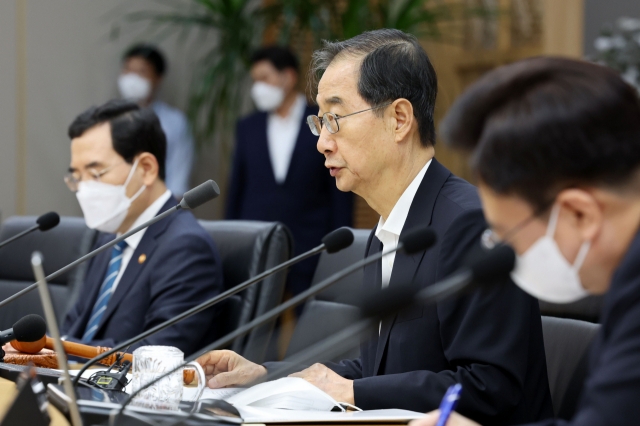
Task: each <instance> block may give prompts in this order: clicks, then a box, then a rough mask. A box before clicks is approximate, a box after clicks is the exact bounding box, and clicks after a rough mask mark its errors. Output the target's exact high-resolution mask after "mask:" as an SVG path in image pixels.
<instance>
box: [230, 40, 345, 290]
mask: <svg viewBox="0 0 640 426" xmlns="http://www.w3.org/2000/svg"><path fill="white" fill-rule="evenodd" d="M251 78H252V79H253V81H254V83H253V86H252V88H251V97H252V99H253V101H254V103H255V105H256V107H257V109H258V111H256V112H255V113H253V114H251V115H249V116H248V117H245V118H243V119H241V120H240V121H239V122H238V126H237V132H236V146H235V152H234V155H233V164H232V169H231V175H230V178H229V188H228V192H227V204H226V214H225V217H226V219H246V220H263V221H269V222H270V221H279V222H282V223H284V224H285V225H286V226H287V227H288V228H289V229H290V230H291V233H292V234H293V238H294V246H295V247H294V254H295V255H298V254H300V253H303V252H305V251H307V250H309V249H311V248H313V247H316V246H317V245H319V244H320V243H321V239H322V237H323V236H325V235H326V234H327V233H329V232H331V231H333V230H334V229H336V228H339V227H341V226H351V223H352V216H353V208H352V205H353V198H352V195H351V194H350V193H344V192H340V191H339V190H338V189H337V188H336V186H335V184H334V180H333V178H332V177H331V176H330V175H329V174H328V173H327V171H326V169H325V167H324V158H323V156H322V155H319V154H318V152H317V151H315V150H314V149H313V147H314V146H315V143H316V138H315V137H314V136H313V135H312V134H311V132H309V129H308V127H307V125H306V118H307V116H308V115H311V114H316V113H317V112H318V107H312V106H309V105H308V104H307V101H306V99H305V96H304V95H303V94H302V93H300V92H299V91H298V90H297V89H296V87H297V85H298V78H299V69H298V60H297V58H296V57H295V55H294V54H293V53H292V52H291V51H290V50H288V49H286V48H284V47H276V46H271V47H265V48H262V49H260V50H258V51H256V52H255V53H254V54H253V56H252V58H251ZM317 259H318V258H317V256H316V257H313V258H311V259H308V260H306V261H304V262H300V263H299V264H297V265H296V266H294V267H293V268H291V270H290V271H289V274H288V279H287V290H288V292H289V293H290V294H291V295H296V294H298V293H300V292H302V291H303V290H305V289H307V288H308V287H309V286H310V284H311V279H312V277H313V273H314V270H315V267H316V264H317V261H318V260H317Z"/></svg>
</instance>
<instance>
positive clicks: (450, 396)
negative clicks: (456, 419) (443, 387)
mask: <svg viewBox="0 0 640 426" xmlns="http://www.w3.org/2000/svg"><path fill="white" fill-rule="evenodd" d="M461 392H462V385H461V384H460V383H456V384H455V385H451V386H449V389H447V393H445V394H444V398H442V402H440V417H439V418H438V423H437V424H436V426H445V425H446V424H447V420H449V416H450V415H451V413H452V412H453V411H454V410H455V409H456V405H458V400H459V399H460V393H461Z"/></svg>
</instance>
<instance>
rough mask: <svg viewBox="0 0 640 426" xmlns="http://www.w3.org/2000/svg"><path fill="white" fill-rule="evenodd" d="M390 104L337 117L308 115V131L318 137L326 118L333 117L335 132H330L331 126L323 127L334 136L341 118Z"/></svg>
mask: <svg viewBox="0 0 640 426" xmlns="http://www.w3.org/2000/svg"><path fill="white" fill-rule="evenodd" d="M392 103H393V101H391V102H387V103H385V104H381V105H377V106H374V107H371V108H367V109H363V110H362V111H356V112H352V113H351V114H347V115H338V114H334V113H332V112H325V113H324V114H322V117H320V116H318V115H309V116H307V125H308V126H309V130H311V133H313V134H314V136H320V132H321V131H322V126H323V125H325V123H328V122H329V120H327V117H333V120H334V121H335V122H336V127H337V129H336V130H335V131H332V128H331V125H326V126H325V127H326V128H327V130H328V131H329V133H331V134H332V135H335V134H336V133H338V132H339V131H340V123H338V120H339V119H343V118H346V117H350V116H352V115H356V114H360V113H361V112H367V111H373V110H376V109H380V108H384V107H388V106H389V105H391V104H392ZM316 120H317V122H316Z"/></svg>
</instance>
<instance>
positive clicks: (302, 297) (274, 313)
mask: <svg viewBox="0 0 640 426" xmlns="http://www.w3.org/2000/svg"><path fill="white" fill-rule="evenodd" d="M403 248H404V244H403V242H402V241H400V242H399V243H398V245H397V246H396V247H395V248H394V249H392V250H388V251H383V252H379V253H376V254H374V255H371V256H369V257H366V258H364V259H362V260H360V261H358V262H356V263H354V264H353V265H351V266H349V267H347V268H345V269H343V270H342V271H339V272H337V273H335V274H333V275H331V276H330V277H328V278H327V279H325V280H323V281H321V282H319V283H318V284H316V285H314V286H313V287H311V288H309V289H307V290H305V291H303V292H302V293H300V294H298V295H297V296H295V297H293V298H291V299H289V300H287V301H286V302H284V303H282V304H281V305H279V306H278V307H276V308H273V309H272V310H270V311H269V312H266V313H264V314H263V315H260V316H259V317H257V318H256V319H254V320H253V321H251V322H249V323H247V324H245V325H243V326H242V327H239V328H238V329H236V330H235V331H233V332H231V333H229V334H227V335H226V336H224V337H221V338H220V339H218V340H216V341H215V342H213V343H211V344H209V345H207V346H205V347H204V348H202V349H201V350H199V351H197V352H196V353H194V354H192V355H190V356H188V357H185V359H184V362H183V363H181V364H180V365H178V366H177V367H175V368H173V369H171V370H170V371H168V372H166V373H164V374H162V375H160V376H158V377H157V378H155V379H154V380H152V381H150V382H148V383H147V384H145V385H144V386H142V387H141V388H140V389H138V390H137V391H135V392H133V393H132V394H131V395H130V396H129V397H128V398H127V399H126V400H125V402H124V403H123V404H122V407H121V408H120V410H119V411H118V415H117V416H115V418H114V423H113V424H118V420H119V419H120V416H121V415H122V413H123V411H124V409H125V407H126V406H127V405H128V404H129V403H130V402H131V401H132V400H133V398H135V397H136V395H138V394H139V393H140V392H141V391H142V390H144V389H146V388H148V387H149V386H152V385H154V384H155V383H157V382H159V381H160V380H162V379H163V378H165V377H167V376H169V375H170V374H172V373H174V372H176V371H178V370H179V369H181V368H183V367H184V366H186V365H187V364H188V363H189V362H191V361H195V360H196V359H197V358H198V357H199V356H200V354H203V353H205V352H209V351H212V350H216V349H220V348H222V347H225V346H227V345H228V344H229V343H231V342H233V341H234V340H235V339H237V338H238V337H242V336H244V335H245V334H247V333H249V332H250V331H251V330H253V329H254V328H256V327H259V326H261V325H263V324H266V323H267V322H269V321H271V320H273V319H274V318H276V317H278V316H279V315H281V314H282V313H283V312H284V311H286V310H288V309H290V308H294V307H296V306H298V305H299V304H301V303H303V302H304V301H306V300H307V299H310V298H311V297H313V296H315V295H317V294H318V293H321V292H322V291H323V290H325V289H326V288H328V287H330V286H331V285H333V284H335V283H336V282H337V281H339V280H341V279H342V278H344V277H346V276H347V275H349V274H352V273H353V272H355V271H357V270H359V269H360V268H362V267H363V266H366V265H368V264H370V263H373V262H377V261H378V260H380V259H382V257H383V256H385V255H387V254H389V253H393V252H395V251H399V250H402V249H403Z"/></svg>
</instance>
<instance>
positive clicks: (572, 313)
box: [540, 296, 604, 322]
mask: <svg viewBox="0 0 640 426" xmlns="http://www.w3.org/2000/svg"><path fill="white" fill-rule="evenodd" d="M603 298H604V296H587V297H585V298H584V299H580V300H578V301H577V302H573V303H549V302H543V301H540V314H542V315H546V316H549V317H558V318H571V319H577V320H581V321H589V322H599V321H600V311H601V310H602V309H601V308H602V300H603Z"/></svg>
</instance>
